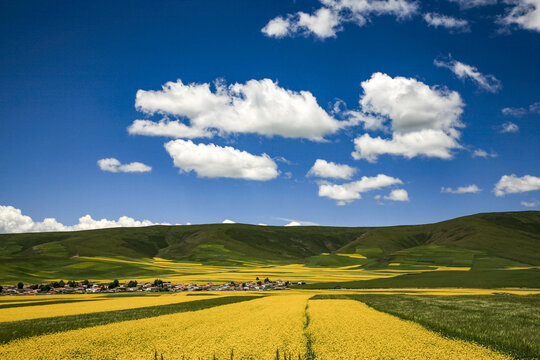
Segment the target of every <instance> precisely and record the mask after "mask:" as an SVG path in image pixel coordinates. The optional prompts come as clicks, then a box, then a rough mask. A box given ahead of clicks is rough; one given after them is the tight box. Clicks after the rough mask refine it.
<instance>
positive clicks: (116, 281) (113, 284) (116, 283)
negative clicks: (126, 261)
mask: <svg viewBox="0 0 540 360" xmlns="http://www.w3.org/2000/svg"><path fill="white" fill-rule="evenodd" d="M119 285H120V283H119V282H118V280H116V279H114V281H113V282H112V283H110V284H109V289H114V288H117V287H118V286H119Z"/></svg>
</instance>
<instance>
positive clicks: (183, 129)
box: [127, 118, 213, 139]
mask: <svg viewBox="0 0 540 360" xmlns="http://www.w3.org/2000/svg"><path fill="white" fill-rule="evenodd" d="M127 130H128V133H130V134H132V135H146V136H165V137H172V138H185V139H194V138H204V137H206V138H208V137H212V136H213V134H212V133H211V132H210V131H208V130H205V129H199V128H195V127H191V126H187V125H186V124H184V123H182V122H180V121H178V120H173V121H171V120H169V119H167V118H165V119H162V120H160V121H159V122H154V121H151V120H135V121H134V122H133V124H131V125H130V126H129V127H128V129H127Z"/></svg>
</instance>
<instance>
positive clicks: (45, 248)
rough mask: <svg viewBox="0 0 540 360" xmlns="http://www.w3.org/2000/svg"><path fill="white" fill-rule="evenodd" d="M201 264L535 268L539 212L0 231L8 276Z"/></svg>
mask: <svg viewBox="0 0 540 360" xmlns="http://www.w3.org/2000/svg"><path fill="white" fill-rule="evenodd" d="M160 259H165V260H168V261H165V260H160ZM178 264H190V266H191V265H192V266H191V267H181V268H180V267H179V265H178ZM201 264H202V265H204V268H205V269H208V268H211V267H230V268H243V269H245V268H249V267H279V266H282V267H283V266H291V265H292V264H301V265H302V266H304V267H306V268H307V269H313V271H318V270H320V269H335V270H336V271H337V270H340V269H346V270H347V277H346V279H345V278H343V279H342V280H343V281H345V280H354V274H355V273H354V271H357V272H358V275H359V276H360V275H361V272H364V273H362V274H365V272H366V271H371V272H372V273H377V272H378V273H379V274H380V275H381V276H382V277H388V276H390V275H399V274H404V273H408V272H418V271H427V270H435V269H438V270H445V269H446V270H472V271H488V270H497V269H499V270H500V269H523V268H531V267H537V266H540V212H538V211H527V212H508V213H486V214H477V215H472V216H466V217H461V218H457V219H453V220H448V221H444V222H440V223H436V224H427V225H414V226H393V227H377V228H371V227H362V228H340V227H323V226H316V227H313V226H311V227H273V226H254V225H244V224H214V225H191V226H151V227H145V228H115V229H102V230H91V231H79V232H64V233H27V234H3V235H0V283H6V282H13V281H15V280H22V281H38V280H41V279H58V278H64V279H83V278H90V279H112V278H130V277H132V278H137V277H138V278H142V277H157V276H161V277H166V276H173V275H178V274H180V273H181V274H183V275H185V274H188V273H193V274H200V273H201V269H202V268H201ZM321 271H322V270H321ZM393 272H394V273H393ZM278 273H279V272H278ZM351 274H352V275H351ZM231 276H234V271H232V274H231ZM375 277H377V276H375ZM201 279H202V278H201ZM206 279H207V280H212V278H211V274H210V275H208V278H204V280H206ZM359 279H360V278H359ZM230 280H235V279H232V278H231V279H230ZM333 280H334V279H327V281H333ZM223 281H225V280H223ZM321 281H325V279H321Z"/></svg>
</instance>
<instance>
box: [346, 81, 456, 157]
mask: <svg viewBox="0 0 540 360" xmlns="http://www.w3.org/2000/svg"><path fill="white" fill-rule="evenodd" d="M362 88H363V90H364V95H362V96H361V97H360V107H361V111H359V112H357V114H358V116H357V117H358V118H363V119H370V120H369V121H370V122H371V125H373V124H376V125H378V126H379V127H383V126H384V123H386V122H388V121H390V123H391V126H390V128H391V129H390V131H391V133H392V137H391V138H381V137H380V136H379V137H372V136H371V135H369V134H364V135H361V136H360V137H358V138H356V139H355V140H354V144H355V151H354V152H353V153H352V156H353V158H355V159H357V160H358V159H365V160H367V161H370V162H376V161H377V158H378V156H380V155H383V154H391V155H398V156H404V157H407V158H413V157H416V156H427V157H437V158H441V159H451V158H452V157H453V154H452V150H453V149H459V148H461V147H462V146H461V145H460V144H459V142H458V139H459V137H460V132H459V131H458V128H460V127H463V124H462V123H461V121H460V117H461V114H462V113H463V107H464V103H463V101H462V99H461V96H460V95H459V93H457V92H455V91H449V90H447V89H445V88H440V87H436V86H428V85H426V84H424V83H422V82H420V81H418V80H416V79H412V78H405V77H400V76H397V77H395V78H392V77H390V76H388V75H386V74H382V73H375V74H373V75H372V76H371V79H369V80H366V81H364V82H362ZM365 121H367V120H365Z"/></svg>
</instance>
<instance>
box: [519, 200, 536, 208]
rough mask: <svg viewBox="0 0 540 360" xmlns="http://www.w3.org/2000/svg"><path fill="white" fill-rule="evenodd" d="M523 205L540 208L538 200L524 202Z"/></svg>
mask: <svg viewBox="0 0 540 360" xmlns="http://www.w3.org/2000/svg"><path fill="white" fill-rule="evenodd" d="M521 205H523V206H525V207H537V206H540V202H539V201H538V200H535V199H533V200H531V201H525V200H523V201H522V202H521Z"/></svg>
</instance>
